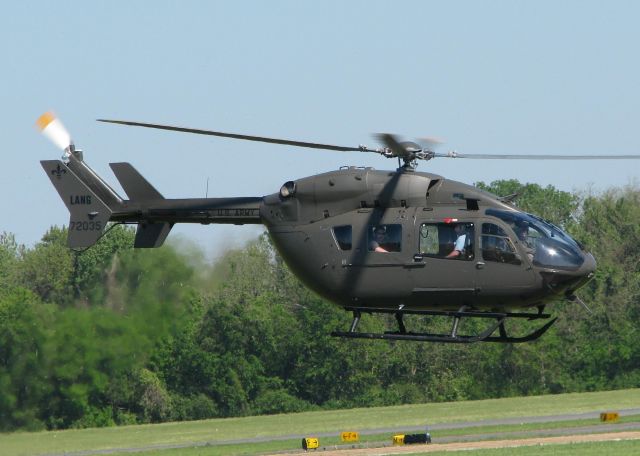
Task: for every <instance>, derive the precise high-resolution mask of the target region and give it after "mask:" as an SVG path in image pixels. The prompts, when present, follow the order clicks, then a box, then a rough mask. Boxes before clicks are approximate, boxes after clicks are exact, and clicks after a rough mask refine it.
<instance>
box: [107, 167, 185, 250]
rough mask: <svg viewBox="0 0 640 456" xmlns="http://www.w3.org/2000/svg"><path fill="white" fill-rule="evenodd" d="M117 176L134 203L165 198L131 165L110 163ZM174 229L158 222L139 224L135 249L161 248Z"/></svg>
mask: <svg viewBox="0 0 640 456" xmlns="http://www.w3.org/2000/svg"><path fill="white" fill-rule="evenodd" d="M109 166H110V167H111V169H112V170H113V174H115V175H116V177H117V178H118V181H120V185H122V188H123V189H124V191H125V192H126V193H127V195H128V196H129V198H131V200H132V201H152V200H162V199H164V197H163V196H162V194H161V193H160V192H159V191H158V190H156V189H155V187H154V186H153V185H151V184H150V183H149V181H147V180H146V179H145V178H144V177H143V176H142V174H140V173H139V172H138V171H137V170H136V169H135V168H134V167H133V166H132V165H131V164H130V163H109ZM171 228H173V223H169V222H157V223H148V222H141V223H138V229H137V230H136V239H135V242H134V247H137V248H154V247H160V246H161V245H162V244H163V243H164V241H165V239H166V238H167V236H168V235H169V232H170V231H171Z"/></svg>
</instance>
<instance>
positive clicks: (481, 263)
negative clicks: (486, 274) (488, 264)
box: [476, 261, 484, 269]
mask: <svg viewBox="0 0 640 456" xmlns="http://www.w3.org/2000/svg"><path fill="white" fill-rule="evenodd" d="M476 269H484V262H482V261H478V262H477V263H476Z"/></svg>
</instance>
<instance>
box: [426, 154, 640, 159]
mask: <svg viewBox="0 0 640 456" xmlns="http://www.w3.org/2000/svg"><path fill="white" fill-rule="evenodd" d="M434 156H435V157H444V158H471V159H482V160H638V159H640V155H550V154H533V155H532V154H528V155H509V154H506V155H503V154H459V153H457V152H448V153H446V154H442V153H440V154H434Z"/></svg>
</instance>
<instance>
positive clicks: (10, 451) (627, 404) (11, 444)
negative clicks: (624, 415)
mask: <svg viewBox="0 0 640 456" xmlns="http://www.w3.org/2000/svg"><path fill="white" fill-rule="evenodd" d="M627 408H640V389H631V390H618V391H606V392H596V393H576V394H559V395H547V396H531V397H518V398H505V399H491V400H484V401H466V402H447V403H434V404H419V405H403V406H395V407H377V408H360V409H349V410H335V411H321V412H307V413H296V414H287V415H271V416H257V417H244V418H226V419H215V420H206V421H191V422H181V423H163V424H155V425H141V426H121V427H112V428H100V429H82V430H66V431H49V432H33V433H10V434H0V454H2V455H38V454H59V453H69V452H78V451H83V450H84V451H86V450H112V449H128V448H148V447H162V446H164V445H181V444H186V443H197V442H200V443H204V442H211V443H215V442H223V441H228V440H235V439H243V438H254V437H263V438H266V437H279V436H287V435H292V434H293V435H296V434H302V435H314V434H318V433H326V432H336V433H338V432H341V431H359V430H364V429H377V428H396V429H399V430H401V429H402V427H403V426H423V425H426V424H436V423H454V422H465V421H479V420H485V419H498V418H509V417H524V416H544V415H558V414H564V413H581V412H591V411H615V410H620V409H627ZM282 443H283V442H280V445H281V444H282ZM263 445H264V446H268V447H271V443H265V444H258V445H257V446H260V447H262V446H263ZM272 448H273V447H272ZM218 449H220V450H221V449H222V448H218ZM274 449H275V448H274ZM200 450H202V452H201V453H197V452H194V453H189V454H231V453H209V452H207V453H205V452H204V450H214V448H212V447H209V448H200ZM227 450H230V448H227ZM270 450H271V448H264V447H263V449H262V450H258V451H270ZM196 451H197V449H196ZM185 454H187V453H185ZM245 454H246V453H245Z"/></svg>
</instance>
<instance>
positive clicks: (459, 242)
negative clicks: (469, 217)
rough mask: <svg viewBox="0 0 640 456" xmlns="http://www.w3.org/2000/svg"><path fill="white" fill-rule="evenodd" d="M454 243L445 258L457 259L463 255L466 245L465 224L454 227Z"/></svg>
mask: <svg viewBox="0 0 640 456" xmlns="http://www.w3.org/2000/svg"><path fill="white" fill-rule="evenodd" d="M454 229H455V232H456V242H455V244H454V245H453V250H452V251H451V252H450V253H449V254H448V255H447V256H446V257H445V258H459V257H462V255H464V253H465V248H466V243H467V236H468V233H467V226H466V225H465V224H462V223H461V224H459V225H456V226H455V228H454Z"/></svg>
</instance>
